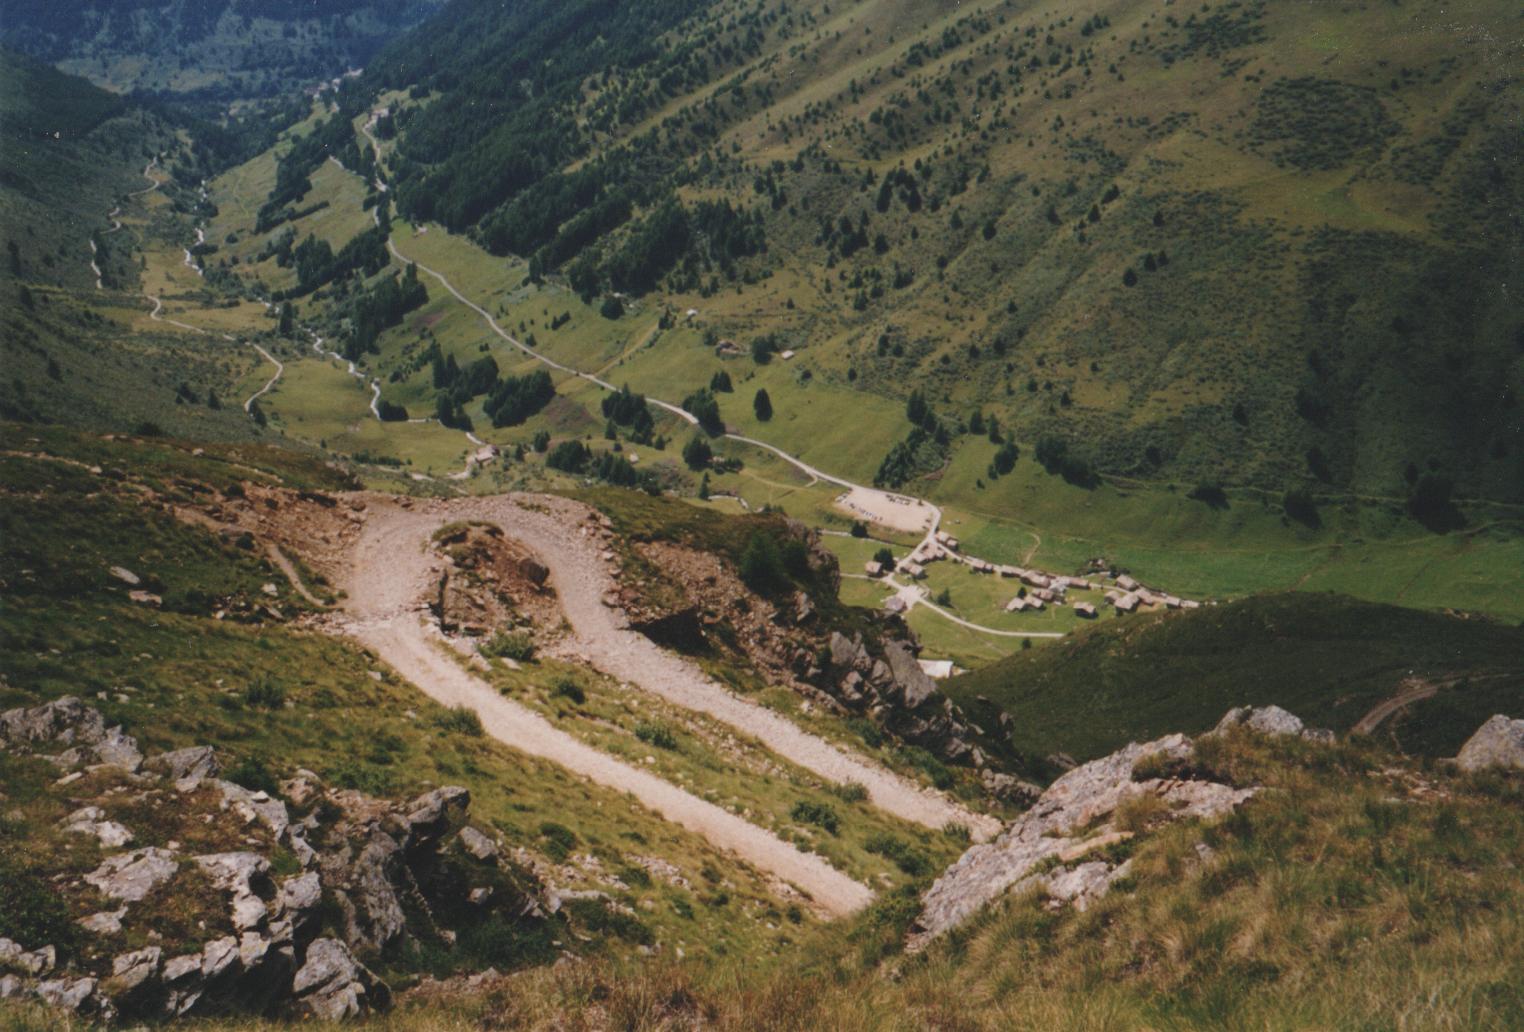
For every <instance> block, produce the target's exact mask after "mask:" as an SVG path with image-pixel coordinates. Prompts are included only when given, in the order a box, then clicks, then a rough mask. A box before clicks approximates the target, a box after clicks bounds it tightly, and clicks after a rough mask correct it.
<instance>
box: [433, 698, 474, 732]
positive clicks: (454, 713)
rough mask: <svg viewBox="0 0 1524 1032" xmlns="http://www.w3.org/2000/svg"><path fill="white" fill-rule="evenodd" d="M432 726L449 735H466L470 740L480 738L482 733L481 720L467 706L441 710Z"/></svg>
mask: <svg viewBox="0 0 1524 1032" xmlns="http://www.w3.org/2000/svg"><path fill="white" fill-rule="evenodd" d="M434 726H435V727H438V728H440V729H441V730H444V731H448V732H449V733H450V734H456V735H468V736H470V737H471V738H480V737H481V736H482V733H483V732H482V718H481V717H479V716H477V714H476V711H475V710H474V709H471V708H470V707H469V706H452V707H450V708H449V709H447V710H442V711H441V712H440V713H439V714H438V715H437V716H436V717H435V718H434Z"/></svg>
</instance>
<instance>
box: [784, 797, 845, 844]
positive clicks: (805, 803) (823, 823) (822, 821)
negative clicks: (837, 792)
mask: <svg viewBox="0 0 1524 1032" xmlns="http://www.w3.org/2000/svg"><path fill="white" fill-rule="evenodd" d="M788 815H789V817H791V818H793V819H794V820H796V821H798V822H800V823H801V824H813V825H815V826H816V827H817V828H824V829H825V830H826V831H828V832H830V833H831V834H832V835H834V834H836V831H837V829H838V828H840V827H841V818H839V817H837V816H836V811H835V810H834V809H832V808H831V807H829V806H827V805H826V804H825V803H813V802H810V801H809V800H808V799H801V800H799V801H798V802H797V803H795V804H794V807H793V809H791V810H790V811H789V812H788Z"/></svg>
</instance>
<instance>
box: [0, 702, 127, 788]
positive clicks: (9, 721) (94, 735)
mask: <svg viewBox="0 0 1524 1032" xmlns="http://www.w3.org/2000/svg"><path fill="white" fill-rule="evenodd" d="M48 744H51V745H53V746H54V747H55V748H56V747H58V746H63V749H62V751H60V752H58V753H55V754H51V755H49V754H48V753H46V752H45V751H43V750H41V749H40V748H39V747H41V746H43V745H48ZM0 745H3V746H5V747H6V748H8V749H11V750H13V751H16V752H33V753H40V754H42V755H47V756H48V758H49V759H50V760H52V761H53V762H54V763H56V764H57V765H58V766H59V767H61V768H65V769H68V768H71V767H81V766H86V765H90V764H97V763H103V764H110V765H112V766H118V767H122V768H123V769H125V770H137V769H138V767H140V766H141V765H142V763H143V754H142V753H141V752H139V751H138V747H137V743H136V742H135V741H133V740H132V738H130V737H129V736H127V735H126V734H124V733H123V732H122V729H121V728H120V727H109V728H108V727H107V726H106V721H105V718H103V717H102V716H101V714H100V712H99V711H98V710H96V709H94V708H92V707H90V706H87V705H85V704H84V703H83V702H81V701H80V700H79V699H77V698H75V697H74V696H72V695H66V696H64V697H63V698H61V699H55V700H53V701H52V702H49V703H44V704H43V705H41V706H33V707H31V708H29V709H26V708H23V709H13V710H8V711H6V712H5V713H0Z"/></svg>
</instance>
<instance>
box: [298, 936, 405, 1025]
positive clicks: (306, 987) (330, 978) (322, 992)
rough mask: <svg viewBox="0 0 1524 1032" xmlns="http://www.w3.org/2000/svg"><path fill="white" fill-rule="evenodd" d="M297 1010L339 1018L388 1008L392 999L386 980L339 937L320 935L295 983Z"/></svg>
mask: <svg viewBox="0 0 1524 1032" xmlns="http://www.w3.org/2000/svg"><path fill="white" fill-rule="evenodd" d="M291 993H292V995H293V996H294V997H295V999H296V1011H297V1013H298V1014H300V1015H301V1016H303V1017H312V1018H318V1019H320V1020H323V1021H339V1020H341V1019H343V1018H354V1017H359V1016H360V1015H362V1014H365V1013H367V1012H369V1011H371V1010H379V1009H385V1007H386V1006H387V1005H388V1004H389V1003H390V1002H391V992H390V990H389V989H388V988H387V986H386V983H385V982H383V981H381V980H380V979H379V978H377V977H376V976H375V975H373V974H372V973H371V972H370V971H369V970H368V969H367V968H366V967H365V966H364V965H363V964H361V963H360V962H359V961H357V960H355V958H354V954H352V953H350V952H349V947H348V946H345V945H344V944H343V943H342V942H340V941H339V940H337V939H318V940H317V941H316V942H314V943H313V944H312V945H311V946H310V947H309V948H308V950H307V959H306V962H305V963H304V964H302V967H301V970H299V971H298V972H297V973H296V977H295V979H293V980H292V983H291Z"/></svg>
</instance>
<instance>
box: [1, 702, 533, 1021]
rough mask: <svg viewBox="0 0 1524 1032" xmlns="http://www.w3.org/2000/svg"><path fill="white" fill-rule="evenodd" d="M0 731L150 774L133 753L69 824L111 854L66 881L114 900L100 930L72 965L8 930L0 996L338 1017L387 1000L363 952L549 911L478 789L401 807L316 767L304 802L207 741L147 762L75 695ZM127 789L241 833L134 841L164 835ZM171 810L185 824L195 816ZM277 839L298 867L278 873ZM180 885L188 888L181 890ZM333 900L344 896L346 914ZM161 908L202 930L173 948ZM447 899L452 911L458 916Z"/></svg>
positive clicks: (306, 781)
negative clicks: (223, 844) (211, 842)
mask: <svg viewBox="0 0 1524 1032" xmlns="http://www.w3.org/2000/svg"><path fill="white" fill-rule="evenodd" d="M0 744H3V746H4V747H5V748H7V749H12V750H20V751H25V752H32V753H37V754H40V755H44V756H46V757H47V758H48V759H50V760H52V761H53V762H55V763H59V764H61V765H65V766H71V765H78V764H80V763H84V762H91V763H103V762H108V761H106V760H104V759H102V754H101V752H100V751H99V747H100V746H101V745H102V744H110V746H111V748H113V749H118V750H121V752H119V753H118V755H131V754H136V755H138V756H139V761H138V762H137V763H136V764H134V765H133V767H132V769H137V770H139V771H140V773H135V774H134V773H127V772H126V771H127V769H128V768H126V767H125V766H124V767H123V771H122V773H120V774H119V775H118V778H119V782H118V783H117V787H115V788H112V789H108V790H107V791H106V792H105V793H104V794H102V795H100V796H99V797H98V798H97V800H96V805H88V806H80V807H76V809H74V810H73V812H71V813H70V814H69V816H68V817H67V818H65V819H64V821H63V822H62V823H61V825H60V828H61V830H62V831H64V832H66V833H70V834H82V835H90V836H92V837H94V838H95V839H96V840H97V841H98V842H99V843H100V845H101V847H102V849H103V850H105V851H107V852H108V855H106V856H105V857H104V858H103V859H102V860H101V862H100V864H99V865H98V866H97V867H96V868H95V869H94V870H92V871H90V872H89V873H88V874H85V875H84V876H83V877H82V878H81V877H79V876H78V875H70V874H69V873H68V872H67V871H66V870H65V871H60V872H59V873H58V874H57V875H56V876H54V879H53V880H54V882H55V883H57V884H59V885H60V887H61V888H62V889H64V890H66V891H65V893H64V894H65V895H66V896H67V897H68V898H76V897H77V898H79V899H81V900H87V899H89V898H90V897H91V895H92V893H91V891H90V890H94V892H98V893H99V894H100V895H101V896H104V897H105V898H107V899H109V900H112V901H114V903H116V904H118V905H117V906H115V908H114V909H110V908H108V909H99V910H97V912H95V913H89V912H85V913H82V914H80V915H79V916H77V917H76V918H75V924H76V925H77V927H78V929H79V930H80V931H81V932H82V933H84V934H85V935H87V936H90V937H93V938H92V940H91V943H90V945H89V946H88V947H87V948H84V949H80V950H76V951H74V953H73V954H72V955H71V956H72V957H73V958H75V959H72V960H69V961H67V962H61V961H60V958H59V953H58V951H57V950H55V949H54V947H53V945H52V944H49V943H17V942H12V941H10V940H8V939H0V976H3V977H0V996H4V997H32V998H35V999H38V1000H41V1001H43V1002H44V1003H47V1004H49V1005H51V1006H55V1007H58V1008H61V1009H64V1010H68V1011H72V1012H75V1013H78V1014H80V1015H82V1016H86V1017H89V1018H91V1019H101V1020H107V1021H110V1020H115V1019H121V1020H132V1021H140V1020H150V1021H151V1020H159V1019H165V1018H177V1017H189V1016H211V1015H226V1014H261V1015H268V1016H281V1015H291V1016H303V1017H311V1018H315V1019H320V1020H325V1021H331V1020H339V1019H343V1018H349V1017H356V1016H359V1015H363V1014H366V1013H368V1012H370V1011H373V1010H376V1009H379V1008H384V1007H385V1006H387V1004H388V1003H389V1001H390V999H391V993H390V991H389V990H388V988H387V986H386V984H385V983H384V982H383V981H382V980H381V979H380V978H378V977H377V976H376V975H375V974H374V973H373V972H371V971H370V970H369V969H368V968H367V967H366V965H365V964H364V963H363V962H362V959H361V958H362V957H364V956H367V955H368V953H367V951H379V950H382V949H385V948H387V947H389V946H391V945H393V944H395V943H398V942H401V941H405V940H410V939H416V940H428V941H431V942H433V943H435V944H436V945H437V946H438V947H439V948H444V949H448V948H449V946H450V945H451V944H453V942H454V941H455V937H456V935H457V934H458V930H463V929H464V928H466V927H468V926H469V923H470V922H478V921H515V922H516V921H538V920H543V919H545V917H546V915H547V913H548V906H547V905H546V904H543V903H542V902H541V899H540V892H541V890H540V889H539V886H538V884H537V882H536V881H535V879H534V878H533V876H532V875H530V874H527V873H526V872H525V871H524V870H523V869H522V868H520V867H519V866H518V865H517V864H516V863H514V862H513V861H512V860H510V859H508V857H507V856H506V855H505V851H504V850H503V848H502V845H501V843H499V842H498V841H497V840H496V839H495V838H493V837H492V836H491V835H489V834H487V833H486V832H484V831H482V830H480V829H477V828H473V827H471V826H470V825H469V824H468V823H467V815H468V808H469V805H470V794H469V793H468V792H467V791H466V790H465V789H463V788H457V787H449V786H446V787H441V788H436V789H434V790H432V791H430V792H426V793H424V794H423V795H420V796H418V797H417V798H415V799H413V800H411V801H408V802H403V803H394V802H389V801H386V800H380V799H375V798H373V797H370V796H366V795H363V794H361V793H358V792H351V791H337V790H325V789H323V788H322V786H321V784H320V783H318V779H317V776H316V775H313V774H311V773H310V772H306V771H303V772H300V774H299V775H298V776H297V777H295V778H293V779H291V780H290V781H289V782H287V785H288V786H290V787H291V789H292V793H291V794H292V798H293V799H296V798H299V799H301V800H302V801H303V803H304V804H305V805H304V806H303V807H302V811H305V812H301V811H299V812H298V813H297V814H296V815H295V816H293V814H292V813H291V811H290V809H289V808H288V807H287V805H286V802H285V801H284V800H282V799H279V798H275V797H273V796H271V795H269V794H268V793H265V792H261V791H257V790H251V789H248V788H245V787H244V786H242V785H238V784H235V783H233V782H230V781H221V780H216V777H215V776H216V774H217V773H218V769H219V764H218V762H217V758H216V755H215V753H214V752H213V751H212V750H211V749H208V748H199V747H198V748H190V749H179V750H175V751H173V752H169V753H164V754H161V755H157V756H154V757H152V758H150V759H148V760H147V761H146V762H144V761H142V760H141V754H140V753H138V750H137V744H136V742H134V741H133V740H132V739H131V737H130V736H127V735H125V734H124V733H122V732H121V729H120V728H107V727H106V726H105V721H104V720H103V719H102V718H101V715H100V713H98V712H97V711H96V710H94V709H93V708H91V707H89V706H86V705H84V704H83V703H80V702H79V700H77V699H72V698H67V699H60V700H57V701H56V702H53V703H48V704H46V705H43V706H36V707H31V708H29V709H20V710H11V711H9V712H7V713H5V714H3V715H0ZM59 747H63V751H62V752H59V753H50V752H49V751H48V750H50V749H58V748H59ZM119 766H121V765H119ZM65 780H67V779H65ZM114 793H115V794H114ZM118 798H121V799H123V800H124V801H126V802H130V803H131V805H132V809H123V810H120V811H117V812H118V816H121V815H124V814H129V813H130V814H139V813H141V812H142V808H143V807H144V806H147V805H151V804H152V803H153V802H154V801H156V800H157V801H158V802H159V803H160V805H165V806H174V807H179V808H182V809H183V808H193V809H194V813H193V814H192V818H193V819H194V822H195V826H196V827H197V828H198V829H202V828H211V827H223V828H226V829H231V831H230V832H229V833H228V834H227V839H226V841H227V843H228V847H229V848H226V849H225V850H223V851H219V852H211V851H207V852H200V853H195V854H193V855H192V854H188V853H182V852H181V851H180V847H179V845H178V844H177V843H176V842H173V841H170V842H168V843H167V845H149V846H144V847H143V848H139V849H130V850H127V849H122V848H121V847H123V846H126V845H128V844H130V843H131V842H132V841H133V840H134V838H135V837H138V836H143V837H147V838H148V839H149V841H159V842H162V841H164V839H163V838H160V837H156V836H155V835H154V831H155V829H153V828H149V827H146V826H138V827H136V828H134V827H129V826H128V824H124V823H122V821H119V820H113V819H111V811H110V809H109V808H110V807H112V806H113V802H112V801H113V800H114V799H118ZM175 816H176V818H177V819H179V820H180V821H181V823H186V821H185V817H186V814H184V813H177V814H176V815H175ZM125 819H127V820H128V821H129V822H130V823H133V824H135V823H136V821H133V820H132V819H131V818H125ZM197 834H198V835H202V836H204V835H205V834H206V832H204V831H198V832H197ZM201 841H205V839H204V838H202V839H201ZM277 847H284V848H285V849H287V850H289V854H287V855H286V857H285V859H286V862H289V859H290V856H295V857H296V859H297V861H298V862H299V863H300V864H301V865H302V869H301V870H300V871H299V872H297V873H292V874H286V875H285V876H284V877H279V876H277V873H276V872H277V870H278V867H277V865H276V864H275V863H273V862H272V860H273V858H274V855H275V854H274V852H273V851H274V850H275V849H276V848H277ZM182 886H184V889H183V890H182V888H181V887H182ZM75 889H77V890H78V891H70V890H75ZM0 891H3V887H0ZM182 891H183V892H184V893H185V896H186V898H185V900H184V901H183V902H181V901H179V900H177V899H176V898H175V894H176V893H180V892H182ZM208 892H210V893H211V895H210V896H208V895H207V893H208ZM325 900H332V902H333V903H334V904H335V905H336V907H337V912H338V914H339V915H340V916H339V917H338V918H337V919H335V918H334V916H333V911H330V910H328V909H327V908H326V907H325ZM166 904H167V907H168V909H169V910H172V911H176V910H181V909H185V908H190V909H192V910H195V912H196V913H197V915H198V916H197V919H196V926H197V927H198V928H200V929H203V930H204V932H205V935H206V938H205V939H204V941H203V942H202V944H201V945H200V946H199V947H198V948H196V949H194V950H191V951H188V952H183V953H175V952H173V943H172V942H171V941H169V940H168V939H167V937H162V938H161V934H160V933H159V931H158V930H157V929H156V928H155V927H154V925H153V923H152V922H153V920H155V919H154V918H153V917H152V916H151V915H152V914H153V913H154V912H155V910H156V908H161V906H163V905H166ZM197 908H199V909H197ZM436 913H447V914H448V915H449V920H450V922H454V923H453V925H451V924H449V923H448V922H446V921H442V920H440V919H438V918H437V917H436ZM462 922H466V924H462ZM180 934H183V933H180ZM145 939H146V940H148V944H147V945H143V946H141V948H138V949H134V950H130V951H126V952H120V953H114V954H113V950H112V946H113V944H115V943H120V942H122V941H123V940H125V941H127V942H135V943H143V942H144V940H145ZM181 948H182V949H183V947H181Z"/></svg>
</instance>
